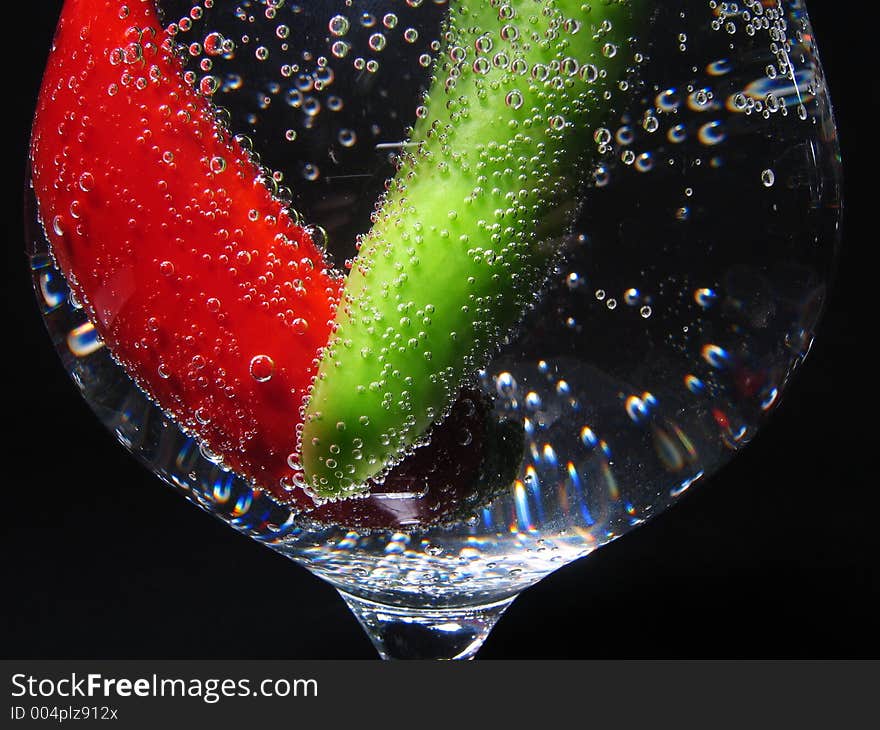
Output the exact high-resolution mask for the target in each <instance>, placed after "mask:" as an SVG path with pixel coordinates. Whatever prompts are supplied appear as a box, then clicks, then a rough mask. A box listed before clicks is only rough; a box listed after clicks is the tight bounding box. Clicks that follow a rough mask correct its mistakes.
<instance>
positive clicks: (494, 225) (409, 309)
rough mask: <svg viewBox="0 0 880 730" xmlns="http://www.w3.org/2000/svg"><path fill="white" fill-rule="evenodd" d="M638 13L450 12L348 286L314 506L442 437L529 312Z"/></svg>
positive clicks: (319, 438) (528, 1) (459, 7)
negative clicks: (406, 142)
mask: <svg viewBox="0 0 880 730" xmlns="http://www.w3.org/2000/svg"><path fill="white" fill-rule="evenodd" d="M648 5H649V4H648V3H647V2H646V1H645V0H594V2H592V3H582V2H579V1H575V0H555V1H554V0H506V1H499V0H492V1H491V2H490V1H488V0H455V2H453V3H452V4H451V8H450V18H449V21H448V24H447V27H446V29H445V32H444V34H443V40H444V42H445V50H444V52H443V55H442V56H441V58H440V59H439V60H438V62H437V65H436V69H435V72H434V78H433V81H432V83H431V86H430V89H429V92H428V94H427V97H426V99H425V101H424V106H422V107H420V108H419V110H418V116H419V119H418V121H417V123H416V125H415V129H414V130H413V134H412V137H411V140H410V142H411V145H410V146H409V147H408V149H409V150H410V151H409V152H407V153H406V154H405V155H404V156H403V157H402V159H401V163H400V167H399V169H398V172H397V174H396V176H395V177H394V179H393V180H392V181H391V183H390V186H389V189H388V192H387V194H386V196H385V199H384V200H383V201H382V203H381V205H380V206H379V208H378V210H377V213H376V216H375V221H374V225H373V227H372V229H371V230H370V232H369V233H368V234H367V235H366V236H365V237H364V238H363V240H362V241H361V245H360V250H359V254H358V256H357V258H356V260H355V262H354V265H353V267H352V270H351V272H350V274H349V277H348V280H347V282H346V284H345V288H344V292H343V297H342V301H341V302H340V305H339V309H338V311H337V314H336V324H337V328H336V331H335V334H334V335H333V336H331V340H330V342H329V343H328V346H327V348H326V349H325V351H324V354H323V359H322V362H321V366H320V369H319V374H318V377H317V380H316V382H315V385H314V388H313V392H312V396H311V399H310V402H309V405H308V410H307V414H306V422H305V427H304V430H303V434H302V443H301V446H302V458H303V468H304V470H305V473H306V477H307V479H308V482H309V484H310V486H311V488H312V490H313V491H314V492H315V493H316V494H317V495H319V496H321V497H340V496H345V495H347V494H351V493H354V492H359V491H362V490H363V489H364V488H365V487H364V486H363V484H364V482H365V481H366V480H367V479H369V478H371V477H376V476H377V475H381V473H382V472H383V470H385V469H386V468H388V466H389V465H391V464H392V463H394V462H395V461H399V460H400V459H401V458H402V457H404V456H405V455H406V454H407V453H408V452H409V451H411V450H412V449H413V448H414V447H415V446H416V445H417V443H418V441H419V439H420V438H422V437H423V434H424V433H425V431H426V430H427V429H428V428H429V427H430V425H431V424H432V423H434V422H436V421H438V420H440V419H442V418H443V417H444V415H445V413H446V411H447V410H448V409H449V407H450V406H451V404H452V402H453V401H454V399H455V397H456V395H457V393H458V392H459V389H460V387H461V385H462V383H463V382H464V381H465V380H466V379H467V378H469V377H471V376H472V375H473V374H474V373H475V372H476V371H477V370H478V369H479V368H480V367H483V366H484V365H485V364H486V363H487V361H488V359H489V357H490V356H491V355H492V354H493V353H494V352H495V351H496V350H497V348H498V347H499V346H500V345H501V344H502V343H503V341H504V340H505V338H507V337H509V336H510V334H511V332H512V330H513V329H514V328H515V327H516V325H517V323H518V322H519V321H520V320H521V318H522V316H523V315H524V313H525V312H526V311H527V310H528V308H529V307H531V306H533V305H534V304H535V303H536V301H537V299H538V298H539V296H540V294H541V291H542V289H543V288H544V287H545V285H546V280H547V276H548V273H549V271H550V269H551V268H552V264H553V262H554V261H555V260H556V258H557V255H558V253H559V250H560V244H561V242H563V241H564V240H565V237H566V235H567V234H568V233H570V227H571V225H572V223H573V221H574V217H575V214H576V213H577V200H578V198H579V197H580V196H579V189H580V188H581V186H582V185H583V181H584V179H586V177H587V175H588V174H589V173H590V169H591V164H594V163H595V160H596V154H597V152H596V149H597V144H596V142H595V141H594V139H593V130H595V129H597V128H599V127H600V126H601V125H603V124H605V123H607V122H608V121H609V120H610V119H611V118H613V113H614V104H615V101H616V100H618V99H619V97H620V90H621V89H622V88H625V86H626V82H625V80H626V77H627V73H628V70H629V69H631V68H632V67H634V66H635V65H636V64H637V62H638V58H637V56H636V53H635V50H634V40H633V38H632V37H631V34H632V33H633V31H634V28H635V24H636V22H637V21H638V22H642V21H644V16H645V15H646V14H647V12H648V11H647V8H648Z"/></svg>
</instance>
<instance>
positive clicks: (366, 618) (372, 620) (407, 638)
mask: <svg viewBox="0 0 880 730" xmlns="http://www.w3.org/2000/svg"><path fill="white" fill-rule="evenodd" d="M339 594H340V595H341V596H342V598H343V599H344V600H345V602H346V604H348V607H349V608H350V609H351V611H352V613H354V615H355V616H356V617H357V619H358V621H359V622H360V624H361V626H362V627H363V628H364V631H366V632H367V635H368V636H369V637H370V640H371V641H372V642H373V646H375V647H376V651H378V652H379V656H380V657H382V659H440V660H444V659H473V658H474V655H475V654H476V653H477V651H478V650H479V649H480V647H481V646H482V645H483V642H484V641H485V640H486V637H487V636H489V632H490V631H491V630H492V628H493V627H494V626H495V623H496V622H497V621H498V619H499V618H501V614H503V613H504V611H505V610H506V609H507V607H508V606H509V605H510V604H511V603H513V601H514V599H515V598H516V596H512V597H511V598H506V599H504V600H503V601H498V602H496V603H490V604H486V605H482V606H468V607H456V608H445V609H421V608H411V607H405V606H389V605H387V604H382V603H374V602H373V601H368V600H365V599H363V598H358V597H356V596H353V595H351V594H350V593H345V592H343V591H339Z"/></svg>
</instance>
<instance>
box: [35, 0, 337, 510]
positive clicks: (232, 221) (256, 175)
mask: <svg viewBox="0 0 880 730" xmlns="http://www.w3.org/2000/svg"><path fill="white" fill-rule="evenodd" d="M31 161H32V174H33V185H34V191H35V193H36V197H37V200H38V204H39V211H40V216H41V220H42V222H43V225H44V227H45V229H46V233H47V236H48V238H49V241H50V242H51V245H52V250H53V253H54V256H55V258H56V261H57V263H58V264H59V265H60V267H61V269H62V270H63V271H64V273H65V275H66V277H67V279H68V282H69V284H70V286H71V288H72V289H73V292H74V293H75V295H76V296H77V298H78V299H79V300H80V301H81V302H82V303H83V305H84V306H85V307H86V308H87V311H88V313H89V315H90V317H91V319H92V321H93V322H94V323H95V325H96V327H97V330H98V333H99V334H100V336H101V337H102V339H103V340H104V342H105V343H106V344H107V346H108V347H109V348H110V351H111V353H112V354H113V356H114V358H115V359H116V360H117V361H118V362H119V363H120V364H121V365H122V366H123V367H124V368H125V370H126V372H128V374H129V375H130V376H131V377H132V378H133V379H134V380H135V381H136V382H137V383H138V385H139V386H140V387H141V388H142V389H143V390H144V391H145V392H146V393H147V394H148V395H149V396H150V397H151V398H153V399H154V400H155V401H156V402H157V403H158V404H159V405H160V406H161V407H162V408H163V409H164V410H165V411H166V412H168V413H170V414H171V416H172V417H173V418H174V419H175V421H176V422H177V423H178V424H179V425H180V426H181V427H182V428H183V429H184V430H186V431H187V432H189V433H192V434H194V435H196V436H197V437H198V438H199V439H200V440H201V441H202V442H203V443H204V444H205V445H206V446H207V448H209V449H210V450H211V451H213V452H215V453H216V454H217V455H219V456H221V457H222V459H223V461H224V462H225V463H226V464H227V465H228V466H229V467H231V468H232V469H233V470H235V471H236V472H238V473H239V474H242V475H244V476H246V477H247V478H249V479H250V480H252V481H253V482H254V483H255V484H256V485H259V486H261V487H263V488H265V489H266V490H268V491H269V492H271V493H272V494H273V495H274V496H275V497H277V498H279V499H281V500H283V501H287V502H290V501H295V502H296V503H297V504H299V505H301V506H302V507H304V508H305V507H309V508H310V507H312V506H313V505H312V504H311V500H309V499H308V498H307V497H306V496H305V494H304V493H303V492H302V491H301V490H299V489H296V490H293V491H288V490H287V489H286V488H285V485H290V484H291V481H290V480H291V479H292V478H293V476H294V473H295V472H294V469H293V468H292V467H291V465H290V464H289V463H288V460H289V459H296V453H297V434H296V429H297V427H298V426H299V425H300V424H301V422H302V416H301V407H302V404H303V397H304V396H305V395H306V393H307V390H308V388H309V385H310V379H311V378H312V376H313V375H314V373H315V372H316V366H317V358H318V355H319V349H320V348H321V347H323V346H324V345H325V343H326V342H327V339H328V335H329V332H330V327H331V322H332V320H333V317H334V310H335V302H336V301H337V299H338V296H339V291H340V279H339V278H338V277H336V276H334V275H333V273H332V272H331V271H330V270H328V268H327V264H326V262H325V260H324V257H323V255H322V253H321V251H320V250H318V249H317V247H316V246H315V245H314V244H313V242H312V240H311V239H310V237H309V235H308V233H307V231H306V230H304V229H303V228H302V227H300V226H299V225H297V224H296V222H295V221H294V219H293V218H292V216H291V215H290V213H289V212H288V211H287V210H286V209H285V207H284V205H283V204H282V203H281V202H280V201H279V200H277V199H276V198H274V197H273V196H272V195H271V194H270V192H269V190H268V188H267V186H266V184H265V183H264V182H263V177H262V175H263V173H262V171H261V170H260V168H259V167H258V165H257V164H256V163H255V162H254V161H253V160H252V159H251V158H250V157H249V156H248V154H247V153H246V152H245V151H244V149H243V148H242V147H241V146H240V145H239V144H238V143H237V142H236V141H235V140H234V139H233V138H232V137H231V135H230V134H229V132H228V131H226V130H225V129H223V128H222V126H221V125H219V124H218V121H217V119H216V118H215V115H214V112H213V111H212V107H211V105H210V103H209V102H208V100H207V99H206V98H204V97H202V96H200V95H199V94H198V93H197V92H196V91H195V90H194V89H193V88H191V87H190V85H189V84H187V83H186V81H185V80H184V75H183V65H182V62H181V60H180V59H179V58H178V57H177V56H176V54H175V51H174V46H173V43H172V39H171V37H170V36H169V35H168V34H167V33H166V32H165V30H164V29H163V28H162V26H161V25H160V23H159V21H158V18H157V15H156V10H155V7H154V3H153V2H152V1H151V0H129V2H127V3H120V2H114V1H109V0H67V2H65V4H64V10H63V13H62V17H61V20H60V23H59V26H58V30H57V33H56V37H55V44H54V48H53V51H52V54H51V57H50V59H49V64H48V68H47V70H46V74H45V77H44V80H43V87H42V91H41V94H40V99H39V102H38V107H37V113H36V118H35V122H34V129H33V141H32V149H31Z"/></svg>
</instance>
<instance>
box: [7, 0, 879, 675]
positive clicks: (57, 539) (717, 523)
mask: <svg viewBox="0 0 880 730" xmlns="http://www.w3.org/2000/svg"><path fill="white" fill-rule="evenodd" d="M60 4H61V3H60V2H57V1H55V0H51V1H50V0H41V1H40V2H38V3H32V4H30V5H29V6H24V7H26V8H27V7H29V8H30V9H29V10H13V9H12V8H8V9H6V8H4V12H5V13H11V15H7V16H6V21H7V25H6V37H7V40H10V41H11V39H12V37H13V36H14V37H15V41H11V42H15V43H17V44H18V45H19V48H18V50H17V51H15V52H11V51H8V52H7V54H6V55H5V56H4V58H3V61H2V63H3V64H4V66H5V69H4V75H5V83H6V85H7V88H8V87H9V86H12V87H13V92H14V95H13V97H12V100H11V102H8V103H9V104H10V106H9V107H7V108H6V110H5V116H6V117H7V119H9V118H11V119H12V123H13V132H11V133H7V134H6V135H5V137H6V140H5V141H6V151H7V157H6V170H7V173H8V178H9V181H10V184H11V187H10V192H9V193H8V194H7V196H6V199H7V201H8V204H9V209H8V210H7V213H6V220H7V221H8V225H7V231H8V236H9V241H8V242H7V257H8V258H7V271H6V284H5V286H4V287H3V303H4V306H5V308H6V311H5V312H4V314H3V330H4V331H3V337H2V348H3V357H2V360H3V362H4V366H5V368H6V370H7V372H6V375H5V378H4V381H3V385H4V387H3V399H4V405H3V411H2V413H3V416H4V417H3V419H2V420H3V423H4V428H5V430H6V433H5V434H4V435H3V436H2V441H0V443H2V444H3V464H4V477H3V483H2V487H0V489H2V501H0V504H2V515H3V527H2V540H3V547H2V556H3V560H2V563H3V571H4V573H5V575H4V576H3V586H4V593H5V597H4V598H3V599H2V608H0V616H2V620H0V646H2V653H3V654H4V655H6V656H8V657H33V658H40V657H42V658H211V657H226V658H370V657H373V656H374V653H373V650H372V648H371V646H370V644H369V642H368V640H367V639H366V637H365V636H364V634H363V632H362V631H361V630H360V628H359V627H358V625H357V623H356V622H355V620H354V618H353V617H352V616H351V615H350V614H349V613H348V611H347V609H346V608H345V606H344V605H343V603H342V601H341V600H340V599H339V598H338V597H337V595H336V594H335V592H334V590H333V589H332V588H330V587H329V586H327V585H325V584H323V583H322V582H321V581H319V580H318V579H316V578H314V577H312V576H311V575H310V574H308V573H307V572H306V571H305V570H304V569H302V568H300V567H299V566H297V565H295V564H293V563H291V562H289V561H287V560H285V559H284V558H282V557H280V556H278V555H276V554H274V553H271V552H270V551H268V550H267V549H265V548H264V547H261V546H259V545H258V544H256V543H255V542H252V541H251V540H249V539H247V538H245V537H243V536H241V535H238V534H237V533H235V532H233V531H232V530H230V529H229V528H228V527H227V526H225V525H223V524H222V523H220V522H218V521H216V520H214V519H212V518H211V517H209V516H208V515H206V514H203V513H201V512H200V511H199V510H197V509H196V508H195V507H193V506H191V505H190V504H188V503H187V502H185V501H184V500H183V499H181V498H180V497H179V496H178V495H177V494H175V493H174V492H173V491H172V490H171V489H169V488H167V487H163V486H162V485H161V484H160V483H159V482H158V481H157V479H156V478H155V477H154V476H152V475H151V474H149V473H148V472H147V471H145V470H144V469H143V468H141V467H140V466H139V465H137V464H136V463H135V462H134V460H133V459H132V458H131V457H130V456H129V455H128V454H127V453H126V452H125V451H124V450H123V449H122V448H121V447H119V446H118V444H117V443H116V441H115V439H114V438H113V437H112V436H111V435H110V434H109V433H107V432H105V431H104V430H103V428H102V427H101V426H100V425H99V424H98V421H97V419H96V418H95V417H94V416H93V415H92V414H91V412H90V411H89V409H88V407H87V406H86V404H85V403H84V402H83V401H82V400H81V399H80V396H79V394H78V393H77V391H76V389H75V388H74V387H73V386H72V384H71V383H70V382H69V380H68V378H67V376H66V374H65V373H64V372H63V370H62V368H61V365H60V363H59V361H58V359H57V357H56V356H55V354H54V352H53V350H52V349H51V345H50V342H49V339H48V337H47V336H46V334H45V331H44V329H43V325H42V322H41V320H40V317H39V315H38V312H37V308H36V306H35V304H34V299H33V294H32V292H31V289H30V281H29V276H28V272H27V267H26V263H25V258H24V255H23V246H24V244H23V233H22V215H21V197H22V196H21V187H22V180H23V177H24V169H25V160H26V149H27V135H28V131H29V124H30V119H31V115H32V112H33V106H34V102H35V99H36V94H37V89H38V84H39V79H40V74H41V71H42V68H43V65H44V63H45V58H46V54H47V52H48V47H49V42H50V38H51V33H52V30H53V28H54V23H55V19H56V18H57V13H58V8H59V7H60ZM16 5H18V3H16ZM847 5H848V6H849V7H851V8H852V10H851V11H850V12H845V10H846V8H845V7H842V6H847ZM857 7H858V6H857V4H856V3H849V4H847V3H835V2H823V1H822V0H814V1H813V2H811V3H810V10H811V15H812V19H813V23H814V26H815V30H816V35H817V37H818V41H819V48H820V51H821V52H822V57H823V61H824V64H825V68H826V72H827V74H828V77H829V83H830V86H831V93H832V98H833V101H834V104H835V108H836V113H837V117H838V122H839V125H840V135H841V141H842V145H843V154H844V163H845V174H846V215H845V221H844V222H845V232H844V247H843V250H842V255H841V259H840V270H839V272H838V276H837V280H836V285H835V288H834V291H833V295H832V299H831V302H830V306H829V309H828V312H827V315H826V317H825V319H824V321H823V323H822V325H821V327H820V330H819V333H818V337H817V339H816V343H815V346H814V348H813V352H812V354H811V355H810V357H809V358H808V360H807V362H806V363H805V364H804V366H803V367H802V368H801V370H800V372H799V377H798V378H796V380H795V382H794V383H793V385H792V386H791V388H790V390H789V391H788V392H787V394H786V397H785V400H784V402H783V404H782V406H781V407H780V408H779V410H778V412H777V413H776V415H775V416H774V417H773V418H772V419H771V420H770V422H769V423H768V425H767V426H766V428H765V429H764V430H763V431H762V432H761V433H760V434H759V435H758V437H757V438H756V439H755V440H754V442H753V443H752V444H751V445H750V446H749V447H748V448H747V449H746V450H745V451H744V452H743V453H742V454H741V455H740V457H739V458H737V459H736V460H734V461H733V463H732V464H730V465H729V466H728V467H727V468H725V469H724V470H723V471H722V472H721V473H720V474H719V475H717V476H716V477H715V478H713V479H712V480H710V481H708V482H706V483H705V484H702V485H701V486H700V488H699V489H695V490H692V493H689V494H688V495H687V496H686V497H685V498H684V499H683V500H682V501H681V502H680V503H679V504H678V505H677V506H676V507H674V508H673V509H671V510H670V511H668V512H667V513H666V514H664V515H662V516H661V517H659V518H658V519H656V520H654V521H653V522H652V523H650V524H648V525H647V526H645V527H643V528H641V529H640V530H637V531H635V532H634V533H631V534H630V535H628V536H627V537H626V539H624V540H621V541H618V542H616V543H614V544H612V545H610V546H608V547H606V548H603V549H602V550H600V551H599V552H597V553H595V554H594V555H593V556H591V557H590V558H587V559H585V560H582V561H580V562H578V563H576V564H574V565H570V566H568V567H566V568H564V569H562V570H560V571H558V572H557V573H555V574H554V575H552V576H550V577H549V578H547V579H546V580H544V581H543V582H542V583H540V584H539V585H538V586H536V587H534V588H532V589H530V590H528V591H526V592H525V593H524V594H523V595H522V596H521V597H520V598H519V599H518V600H517V601H516V603H515V604H514V605H513V606H512V607H511V608H510V609H509V611H508V612H507V614H506V615H505V616H504V618H503V619H502V620H501V622H500V623H499V624H498V626H497V628H496V629H495V631H494V632H493V634H492V635H491V636H490V638H489V639H488V641H487V642H486V644H485V647H484V648H483V651H482V653H481V657H482V658H483V659H496V658H521V659H525V658H632V657H694V658H705V657H865V656H877V655H878V652H877V634H878V629H877V623H876V617H877V614H878V608H880V607H878V600H877V599H878V571H877V567H876V560H877V558H878V552H877V548H876V544H875V543H876V540H875V537H874V532H875V530H876V528H875V515H876V502H877V499H876V495H877V487H878V484H877V482H878V478H877V467H876V463H875V459H876V454H877V453H878V445H877V434H878V430H877V426H878V412H880V410H878V409H880V406H878V402H877V401H878V390H877V388H878V386H877V383H878V378H877V375H876V371H877V365H876V362H877V357H876V354H874V353H872V350H874V349H875V337H876V335H875V333H876V312H877V304H876V297H877V294H876V289H874V288H872V279H873V278H875V277H876V275H875V274H873V273H872V271H871V269H870V268H869V267H868V265H867V263H866V262H865V260H864V258H865V254H864V253H863V252H864V251H866V250H867V249H869V248H876V227H875V226H872V225H871V224H872V220H873V216H871V215H870V213H869V211H868V210H867V203H868V200H869V199H870V198H872V197H873V196H874V192H875V189H876V183H875V182H874V181H872V180H871V178H870V177H869V173H870V172H871V167H872V166H873V165H874V163H875V161H876V159H877V153H876V149H875V145H876V136H875V137H873V138H872V137H870V136H864V135H862V134H860V132H861V126H862V125H861V124H860V121H859V120H862V119H863V120H865V121H869V120H870V117H872V116H873V117H876V104H877V89H876V81H875V80H872V79H871V77H870V74H871V73H872V67H871V64H870V62H869V61H868V53H867V48H866V47H865V45H864V44H865V43H866V41H867V40H868V39H867V36H866V35H865V32H866V31H867V26H868V22H869V19H868V18H867V17H865V18H863V19H862V21H860V20H859V17H858V16H861V15H863V14H865V12H866V11H864V10H858V9H857ZM842 10H843V11H844V12H842ZM860 22H861V23H862V26H861V27H860ZM870 84H874V86H870ZM17 85H20V88H15V87H16V86H17ZM7 98H8V97H7ZM868 126H869V125H867V124H866V125H865V127H868Z"/></svg>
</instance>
